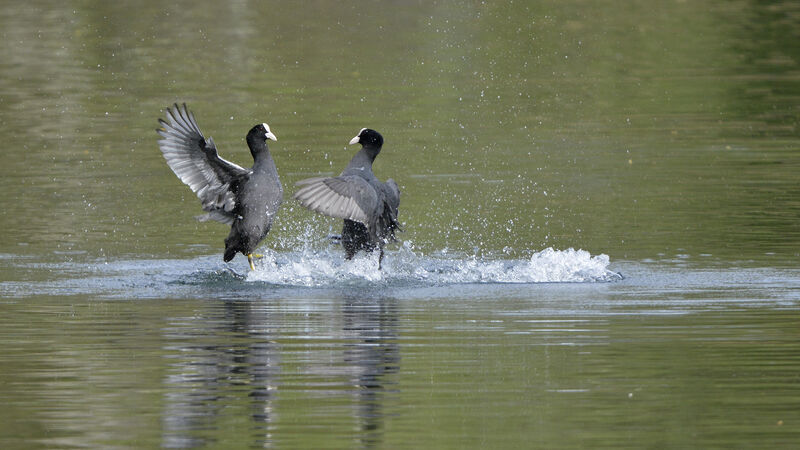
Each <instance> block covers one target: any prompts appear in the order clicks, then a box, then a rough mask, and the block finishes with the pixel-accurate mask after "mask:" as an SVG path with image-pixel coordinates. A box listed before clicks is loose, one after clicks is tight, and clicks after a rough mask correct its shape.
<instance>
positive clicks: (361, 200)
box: [292, 176, 378, 226]
mask: <svg viewBox="0 0 800 450" xmlns="http://www.w3.org/2000/svg"><path fill="white" fill-rule="evenodd" d="M297 186H302V187H301V188H300V189H299V190H298V191H297V192H295V193H294V195H292V198H293V199H295V200H297V201H299V202H300V204H301V205H303V206H304V207H306V208H308V209H310V210H312V211H316V212H318V213H322V214H325V215H326V216H330V217H336V218H338V219H349V220H354V221H356V222H361V223H363V224H365V225H367V226H369V222H370V219H372V218H373V215H374V211H375V210H376V209H377V206H378V193H377V192H375V188H373V187H372V186H371V185H370V184H369V182H368V181H367V180H365V179H363V178H361V177H358V176H341V177H328V178H308V179H305V180H301V181H298V182H297Z"/></svg>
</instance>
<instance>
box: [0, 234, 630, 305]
mask: <svg viewBox="0 0 800 450" xmlns="http://www.w3.org/2000/svg"><path fill="white" fill-rule="evenodd" d="M342 253H343V252H342V251H341V249H340V248H335V247H328V248H326V249H322V250H312V249H308V248H306V249H303V250H293V251H289V252H283V251H274V250H269V251H268V252H267V253H266V255H264V257H263V258H260V259H259V260H257V262H256V270H255V271H252V272H251V271H250V270H249V268H248V267H247V260H246V259H244V258H242V257H238V258H236V259H235V260H234V262H233V263H231V264H226V263H223V262H222V258H221V257H220V256H219V255H206V256H200V257H196V258H193V259H147V258H142V259H135V258H134V259H123V260H107V259H103V260H90V261H83V262H80V261H76V260H75V259H74V258H73V257H70V258H68V259H67V260H66V261H61V262H53V261H49V262H43V261H38V260H37V259H36V258H34V257H8V258H0V269H4V270H5V269H9V271H8V272H10V273H14V274H16V275H14V276H13V277H12V278H11V279H8V280H5V281H3V280H0V297H4V298H20V297H30V296H35V295H45V296H66V295H91V296H100V297H113V298H187V297H188V298H194V297H198V296H199V297H224V298H228V297H231V296H236V295H244V296H246V297H248V298H250V297H253V296H262V297H263V296H264V295H272V296H293V295H307V294H308V291H307V290H308V289H320V290H322V291H324V290H326V289H334V290H342V289H344V290H346V291H350V290H352V291H353V292H359V291H363V290H364V289H367V290H374V289H379V290H381V289H386V288H389V289H391V290H392V292H393V293H394V294H395V295H400V293H402V292H412V291H414V290H417V289H419V288H422V289H427V288H429V287H433V288H434V289H436V295H452V293H453V288H455V287H457V286H472V285H475V284H482V285H486V286H491V285H509V284H516V285H521V284H525V283H587V282H588V283H591V282H608V281H616V280H620V279H622V276H621V275H620V274H618V273H616V272H613V271H611V270H609V269H608V265H609V259H608V256H606V255H602V254H601V255H597V256H592V255H590V254H589V252H587V251H584V250H574V249H568V250H554V249H552V248H547V249H545V250H542V251H539V252H536V253H534V254H533V255H532V256H531V257H530V258H523V259H507V260H505V259H484V258H479V257H475V256H462V255H454V254H449V253H447V254H440V255H437V256H426V255H422V254H417V253H415V252H414V251H413V250H412V249H411V248H410V246H403V247H401V248H400V249H399V250H396V251H395V250H393V251H390V252H387V253H386V256H385V258H384V259H383V268H382V270H379V269H378V255H377V254H372V255H361V256H357V257H356V258H355V259H353V260H352V261H346V260H345V259H344V256H343V254H342ZM263 285H269V286H271V287H276V288H278V289H268V290H265V289H263V287H262V286H263ZM469 289H471V288H469ZM460 295H464V293H463V292H462V293H461V294H460Z"/></svg>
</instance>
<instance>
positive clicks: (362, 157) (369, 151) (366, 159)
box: [348, 146, 381, 169]
mask: <svg viewBox="0 0 800 450" xmlns="http://www.w3.org/2000/svg"><path fill="white" fill-rule="evenodd" d="M380 151H381V149H380V147H367V146H364V147H362V148H361V150H359V151H358V153H356V155H355V156H353V159H351V160H350V164H348V168H359V167H364V168H369V169H372V163H373V162H374V161H375V157H377V156H378V153H380Z"/></svg>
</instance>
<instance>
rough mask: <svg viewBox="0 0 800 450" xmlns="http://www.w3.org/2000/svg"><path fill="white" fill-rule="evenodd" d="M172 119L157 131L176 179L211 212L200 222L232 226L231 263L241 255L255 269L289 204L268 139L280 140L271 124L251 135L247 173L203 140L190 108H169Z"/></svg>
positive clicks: (227, 251)
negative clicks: (259, 250) (257, 253)
mask: <svg viewBox="0 0 800 450" xmlns="http://www.w3.org/2000/svg"><path fill="white" fill-rule="evenodd" d="M166 115H167V120H168V122H167V121H164V120H161V119H159V120H158V122H159V123H160V124H161V127H162V128H160V129H158V130H156V131H157V132H158V134H160V135H161V136H162V137H163V139H161V140H159V141H158V146H159V147H160V148H161V152H162V153H163V154H164V158H165V159H166V160H167V164H169V167H170V168H171V169H172V171H173V172H175V175H177V176H178V178H180V179H181V181H183V182H184V183H186V185H188V186H189V187H190V188H191V189H192V192H194V193H195V194H197V197H199V198H200V201H201V202H202V203H203V210H204V211H206V212H207V214H204V215H202V216H198V217H197V219H198V220H201V221H205V220H216V221H217V222H221V223H224V224H226V225H230V226H231V232H230V234H229V235H228V237H227V238H225V256H224V259H225V261H226V262H227V261H230V260H231V259H233V257H234V256H235V255H236V253H242V254H243V255H246V256H247V260H248V262H249V263H250V269H253V270H255V266H254V265H253V250H255V249H256V246H257V245H258V243H259V242H261V240H262V239H264V237H265V236H266V235H267V233H268V232H269V229H270V227H271V226H272V221H273V219H274V218H275V214H276V213H277V212H278V208H279V207H280V205H281V202H282V201H283V188H282V187H281V182H280V180H279V179H278V171H277V169H276V168H275V161H273V160H272V155H270V153H269V149H268V148H267V139H272V140H273V141H277V140H278V139H277V138H276V137H275V135H274V134H272V132H271V131H270V129H269V126H268V125H267V124H266V123H262V124H259V125H256V126H254V127H253V128H252V129H251V130H250V132H249V133H247V146H248V147H250V153H251V154H252V155H253V167H251V168H250V169H245V168H243V167H240V166H238V165H236V164H234V163H232V162H230V161H226V160H224V159H222V158H220V156H219V154H218V153H217V147H216V146H215V145H214V140H213V139H212V138H211V137H209V138H208V139H206V138H205V137H203V133H202V132H201V131H200V128H199V127H198V126H197V121H196V120H195V119H194V115H193V114H192V113H191V112H190V111H189V110H188V109H187V108H186V104H183V105H182V106H178V105H177V104H175V105H174V106H173V107H172V108H167V109H166Z"/></svg>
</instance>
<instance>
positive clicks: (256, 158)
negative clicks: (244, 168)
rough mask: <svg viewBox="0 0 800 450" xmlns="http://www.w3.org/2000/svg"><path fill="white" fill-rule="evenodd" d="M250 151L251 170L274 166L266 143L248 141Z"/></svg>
mask: <svg viewBox="0 0 800 450" xmlns="http://www.w3.org/2000/svg"><path fill="white" fill-rule="evenodd" d="M248 145H249V147H250V153H251V154H252V155H253V170H258V169H260V168H270V167H275V161H273V159H272V154H270V152H269V147H267V144H266V143H260V142H248Z"/></svg>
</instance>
